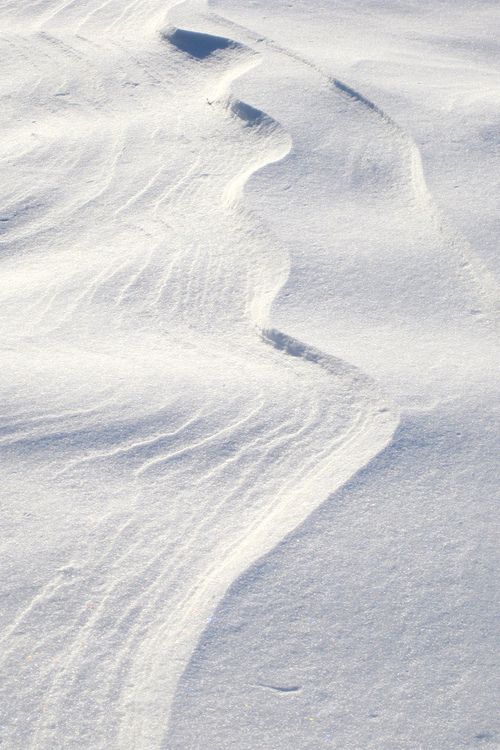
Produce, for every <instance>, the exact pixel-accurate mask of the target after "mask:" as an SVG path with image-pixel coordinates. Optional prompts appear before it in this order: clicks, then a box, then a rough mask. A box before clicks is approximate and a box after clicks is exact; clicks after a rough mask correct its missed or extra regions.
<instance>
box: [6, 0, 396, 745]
mask: <svg viewBox="0 0 500 750" xmlns="http://www.w3.org/2000/svg"><path fill="white" fill-rule="evenodd" d="M164 10H165V8H164V4H163V3H157V2H155V3H140V2H139V3H132V4H129V5H127V4H126V3H117V2H113V3H106V2H105V3H101V4H98V3H94V2H82V3H74V2H63V3H61V2H59V3H56V2H45V3H40V4H37V5H36V6H34V7H32V4H30V3H21V4H18V5H16V6H15V7H13V6H12V4H11V3H7V2H5V3H1V4H0V12H1V16H2V20H3V21H4V26H3V28H4V32H3V36H2V42H1V43H2V45H3V49H4V57H5V59H6V60H7V68H8V70H7V72H8V78H7V79H6V82H5V83H4V86H3V95H4V102H5V106H4V109H3V112H2V117H3V129H4V133H5V138H4V141H3V146H2V148H3V149H4V154H3V159H4V162H3V163H4V180H3V184H4V192H3V196H2V212H3V213H2V230H3V238H2V275H1V282H0V284H1V287H0V290H1V302H2V304H1V307H2V316H3V363H2V402H3V404H4V408H3V414H2V424H1V450H2V460H3V467H4V472H3V477H4V478H3V493H4V497H5V501H4V502H5V507H6V512H5V519H4V522H3V524H4V526H3V528H4V534H5V540H6V543H5V552H4V554H5V562H4V564H3V566H2V570H3V571H4V572H3V574H2V591H3V595H4V607H3V611H2V628H3V630H2V656H1V660H2V670H3V679H2V683H1V684H2V688H1V690H2V714H3V716H2V732H3V737H2V742H3V745H4V747H6V748H19V747H23V748H51V749H52V748H58V747H60V748H77V747H85V748H92V749H93V750H96V749H97V748H106V749H107V750H109V749H110V748H124V749H125V748H131V747H134V748H148V750H149V749H152V748H155V747H161V745H162V740H163V737H164V735H165V731H166V723H167V716H168V710H169V706H170V703H171V700H172V697H173V694H174V690H175V687H176V684H177V681H178V679H179V676H180V675H181V674H182V672H183V670H184V668H185V665H186V664H187V662H188V660H189V657H190V654H191V652H192V649H193V647H194V645H195V644H196V641H197V639H198V637H199V635H200V633H201V632H202V630H203V628H204V626H205V624H206V622H207V620H208V618H209V617H210V615H211V613H212V612H213V610H214V607H215V606H216V604H217V603H218V602H219V600H220V598H221V597H222V596H223V594H224V592H225V591H226V590H227V588H228V586H229V585H230V584H231V583H232V581H234V580H235V578H236V577H237V576H238V575H239V574H240V573H242V572H243V571H244V570H245V568H247V567H248V566H249V565H250V564H251V563H252V562H253V561H255V560H256V559H257V558H258V557H259V556H261V555H262V554H264V553H265V552H266V551H268V550H269V549H271V548H272V547H273V546H274V545H275V544H276V543H277V542H278V541H280V540H281V539H282V538H283V536H284V535H285V534H287V533H288V532H289V531H291V530H292V529H293V528H295V527H296V526H297V525H298V524H299V523H300V522H301V521H303V520H304V519H305V518H306V517H307V516H308V514H309V513H310V512H311V511H312V510H313V509H314V508H315V507H316V506H317V505H318V503H320V502H321V501H322V500H324V498H325V497H326V496H327V494H328V493H329V492H331V491H333V490H335V489H336V488H338V487H340V486H341V485H342V484H343V483H344V482H345V481H346V480H347V479H348V478H349V477H350V476H352V475H353V474H354V473H355V472H356V471H357V470H358V469H359V468H360V467H361V466H363V465H365V464H366V463H367V462H368V461H369V460H370V459H371V458H372V457H373V456H374V455H375V454H376V453H377V452H378V451H380V450H381V449H382V448H383V447H384V446H385V445H386V444H387V443H388V441H389V440H390V439H391V436H392V434H393V431H394V429H395V426H396V424H397V416H396V413H395V410H394V409H393V408H392V407H391V406H390V405H389V404H388V403H387V401H386V399H385V398H384V397H383V396H382V395H381V393H380V392H379V389H378V387H377V386H376V385H375V384H374V383H373V381H372V380H370V378H368V377H367V376H366V375H364V374H363V373H362V372H360V371H359V370H357V369H356V368H354V367H352V366H351V365H350V364H348V363H347V362H345V361H343V360H341V359H335V358H334V357H332V356H330V355H326V354H323V353H322V352H320V351H319V350H317V349H315V348H314V347H311V346H309V345H308V344H307V343H306V342H300V341H298V340H297V339H295V338H294V337H292V336H290V335H288V334H287V333H286V332H281V331H279V330H277V329H276V327H275V326H274V324H273V321H272V317H270V313H269V311H270V306H271V304H272V302H273V299H274V298H275V295H276V294H277V292H278V290H279V289H280V288H281V287H282V286H283V284H284V283H285V282H286V279H287V276H288V273H289V270H290V269H289V259H288V255H287V251H286V248H283V247H281V246H280V244H279V243H278V242H277V241H276V240H275V239H274V238H273V237H272V235H271V234H270V232H269V231H268V230H267V229H266V227H265V225H264V224H263V223H261V221H260V219H259V217H258V215H256V214H255V213H252V212H249V211H248V210H247V209H246V208H245V201H244V198H243V200H242V191H243V188H244V185H245V183H246V181H247V180H248V179H249V178H250V177H251V175H252V174H253V173H254V172H255V171H257V170H258V169H260V168H261V167H263V166H265V165H267V164H270V163H272V162H274V161H276V160H278V159H281V158H283V157H285V156H286V155H287V154H288V153H289V151H290V147H291V139H290V136H289V135H288V134H287V133H286V132H285V131H284V130H283V128H281V127H280V125H279V124H278V123H277V122H275V121H274V120H273V119H272V118H271V117H269V116H268V115H266V114H265V113H264V112H263V111H261V110H259V109H257V108H255V107H254V106H253V104H252V103H251V102H248V103H247V102H245V101H240V100H239V99H237V98H235V97H234V96H233V95H232V94H231V92H230V85H231V82H232V81H233V80H234V79H235V78H236V77H237V76H239V75H241V74H242V73H243V72H247V71H248V70H249V69H250V68H251V67H252V66H254V65H255V64H256V63H257V62H258V57H257V56H256V53H255V52H254V51H253V50H251V49H249V48H247V47H245V46H244V45H242V44H240V43H236V42H233V41H232V40H231V39H230V38H226V37H224V36H217V35H215V34H212V33H211V31H212V30H210V33H208V32H205V31H203V30H199V29H198V28H197V19H196V16H195V15H193V30H191V29H190V28H180V27H175V26H172V25H170V26H168V27H166V26H165V19H164ZM183 12H186V10H184V11H183ZM187 12H189V8H187ZM201 22H202V23H203V19H201ZM172 23H173V22H172ZM20 122H21V123H22V125H21V126H19V123H20ZM271 687H273V686H271ZM273 689H274V688H273ZM276 689H278V690H279V689H282V690H285V691H286V690H296V688H295V686H293V687H288V686H284V687H278V688H276Z"/></svg>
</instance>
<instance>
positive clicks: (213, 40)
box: [122, 27, 399, 743]
mask: <svg viewBox="0 0 500 750" xmlns="http://www.w3.org/2000/svg"><path fill="white" fill-rule="evenodd" d="M164 38H165V39H168V41H170V42H171V43H172V44H173V45H174V46H176V47H177V48H178V49H179V50H180V51H182V52H184V53H187V54H189V55H190V56H192V57H194V58H195V60H197V61H200V60H203V59H205V58H211V57H213V58H214V59H215V58H216V57H219V56H220V55H221V53H224V52H225V51H227V50H235V49H236V50H238V52H239V53H245V47H244V45H241V44H237V43H233V42H232V41H231V40H230V39H229V38H226V37H219V36H214V37H212V36H211V35H210V34H205V33H201V32H198V31H197V32H189V31H187V30H185V29H179V28H177V27H176V28H175V29H172V28H171V29H170V30H169V31H168V33H167V34H166V35H164ZM249 52H250V53H251V50H249ZM254 64H255V62H253V63H252V64H251V65H250V67H253V66H254ZM246 70H248V65H243V66H235V68H234V69H233V72H232V73H229V74H228V73H226V74H225V76H224V79H223V84H221V85H220V86H219V98H218V100H217V102H215V101H214V102H212V104H214V103H217V104H220V105H221V108H222V109H223V110H224V111H226V112H228V113H229V114H230V116H233V117H237V118H238V119H239V120H240V121H241V122H242V124H243V126H244V127H248V128H251V129H252V131H253V132H257V133H260V132H262V133H263V134H269V133H273V134H275V135H276V136H277V141H276V143H275V146H274V148H273V149H269V148H266V150H265V152H264V153H262V154H259V155H258V156H257V157H256V160H255V162H254V163H253V164H252V165H250V167H247V168H246V169H245V170H244V171H243V172H241V173H240V174H237V175H236V176H235V177H234V178H233V179H232V180H231V181H230V182H229V183H228V184H227V185H226V188H225V190H224V194H223V201H224V203H225V204H226V205H227V207H228V209H230V210H232V211H233V212H235V213H236V211H241V212H244V213H245V214H246V216H247V217H250V218H251V220H252V221H253V223H254V224H255V225H256V227H257V228H259V226H260V221H259V218H258V217H257V216H255V215H254V214H253V213H251V212H250V211H249V210H246V209H245V208H244V201H243V190H244V187H245V185H246V183H247V182H248V180H249V179H250V178H251V177H252V176H253V175H254V174H255V173H256V172H257V171H258V170H259V169H262V168H263V167H265V166H268V165H269V164H271V163H273V162H276V161H278V160H280V159H283V158H285V157H286V156H287V155H288V154H289V153H290V150H291V148H292V139H291V137H290V135H289V134H287V133H286V132H285V131H284V129H283V127H282V126H281V124H280V123H279V122H277V121H276V120H274V119H273V118H272V117H270V116H269V115H268V114H267V113H265V112H263V111H262V110H259V109H257V108H255V107H253V106H252V105H251V104H249V103H247V102H243V101H241V100H240V99H237V98H235V97H234V96H233V95H232V94H231V92H230V84H231V82H232V81H234V80H235V79H236V78H237V77H239V76H240V75H242V74H243V73H245V72H246ZM263 231H264V232H267V234H269V232H268V231H267V228H265V229H264V230H263ZM288 274H289V264H288V272H287V274H286V276H283V275H282V276H281V278H280V279H279V280H276V278H275V277H273V278H271V279H269V280H267V283H266V284H264V285H263V286H264V287H265V289H266V291H265V292H263V291H260V292H259V293H257V292H256V297H255V298H254V300H253V303H252V304H251V305H250V307H249V317H250V322H251V323H252V324H253V326H254V327H255V329H256V330H257V333H258V335H259V337H260V338H261V340H262V341H263V342H264V343H266V344H268V345H269V346H271V347H272V348H273V349H274V350H275V351H277V352H279V353H283V354H285V355H287V359H285V360H284V361H285V363H286V361H287V360H288V361H289V363H290V364H292V365H293V362H294V360H299V361H300V362H302V363H304V364H305V365H306V366H307V367H310V366H312V368H313V369H312V370H310V372H311V373H314V370H316V368H317V372H323V373H326V382H327V381H328V379H329V376H330V375H332V376H335V378H336V381H335V380H334V379H332V381H331V383H332V388H333V385H334V383H336V386H337V388H338V384H339V382H341V383H342V384H343V388H344V392H345V396H344V397H345V398H346V400H347V402H349V403H352V404H355V405H356V409H357V415H356V417H355V418H354V419H353V420H352V422H351V424H350V425H349V427H348V428H347V429H346V430H345V431H344V432H343V433H342V434H341V435H340V436H339V435H337V437H336V438H333V439H330V440H328V441H327V443H326V445H323V446H322V447H321V449H320V450H318V452H317V453H316V454H315V455H313V456H311V457H309V458H307V460H304V462H303V465H301V471H300V475H299V476H298V475H297V474H293V475H292V474H291V475H290V476H289V477H288V479H287V480H285V482H284V483H283V485H282V486H281V488H280V490H279V491H278V493H277V495H276V497H275V499H274V502H273V505H272V506H271V507H270V508H268V510H267V512H266V513H265V514H263V515H259V516H258V517H257V518H256V519H255V520H254V521H253V523H252V524H251V526H249V527H248V528H247V530H246V534H245V537H244V539H240V540H239V541H238V543H237V545H234V546H233V547H232V548H230V549H228V550H226V554H225V555H224V558H223V559H222V560H219V561H215V562H214V563H213V564H212V566H211V567H210V568H209V569H208V570H206V571H205V575H204V577H203V580H202V581H201V582H200V583H199V585H198V586H197V587H196V589H195V590H194V591H193V592H192V593H191V594H190V595H189V598H188V606H187V607H186V608H185V611H184V615H183V618H182V620H181V622H180V623H178V624H177V629H176V630H175V631H174V633H173V636H174V640H176V638H177V636H179V637H180V635H181V634H182V632H185V630H186V628H187V627H188V624H189V622H192V614H193V612H196V611H197V610H200V609H203V606H206V602H207V600H212V601H213V599H214V591H217V600H220V598H222V597H223V596H224V593H225V592H226V591H227V589H228V587H229V586H230V585H231V583H232V582H233V581H234V580H235V578H236V577H238V576H239V575H241V574H242V573H243V572H244V570H245V569H247V568H248V567H249V566H250V565H252V564H253V563H255V562H256V561H257V560H258V559H259V558H260V557H262V555H264V554H267V553H268V552H269V551H270V550H271V549H272V548H273V547H275V546H276V545H277V544H278V543H279V542H280V541H282V539H283V538H284V537H285V536H286V535H287V534H288V533H291V532H292V531H293V530H294V529H295V528H297V526H298V525H299V524H301V523H302V522H304V521H305V520H306V518H307V517H308V516H309V515H310V513H311V512H312V511H313V510H314V509H315V508H317V507H318V506H319V505H320V504H321V503H322V502H323V501H324V500H325V499H326V497H327V496H328V495H330V494H331V493H333V492H335V491H337V490H338V489H339V488H340V487H342V486H343V485H344V484H345V483H346V482H347V481H349V479H351V477H352V476H353V475H354V474H355V473H356V472H357V471H359V470H360V469H362V468H363V467H364V466H366V465H367V464H368V463H369V461H370V460H372V459H373V457H374V456H375V455H377V454H378V453H379V452H380V451H381V450H383V449H384V448H385V447H386V446H387V445H388V444H389V443H390V441H391V439H392V437H393V435H394V432H395V430H396V428H397V426H398V424H399V415H398V414H397V412H396V409H395V407H394V406H393V405H392V404H389V402H388V400H387V399H386V398H385V397H384V396H383V395H382V393H381V391H380V388H379V387H378V386H377V384H376V383H375V382H374V381H373V380H372V379H371V378H370V377H369V376H368V375H366V374H365V373H363V372H361V371H360V370H359V369H358V368H356V367H355V366H353V365H351V364H349V363H347V362H345V361H344V360H341V359H339V358H336V357H334V356H332V355H329V354H326V353H324V352H322V351H320V350H318V349H315V348H314V347H312V346H310V345H308V344H306V343H304V342H301V341H299V340H298V339H295V338H294V337H292V336H290V335H288V334H287V333H285V332H283V331H280V330H278V329H276V328H275V327H274V326H273V325H272V323H271V322H270V310H271V305H272V302H273V300H274V299H275V297H276V296H277V294H278V292H279V289H280V288H282V286H283V285H284V284H285V283H286V280H287V277H288ZM297 364H298V363H297ZM295 366H296V365H295ZM300 366H301V367H302V366H303V365H300ZM313 378H314V375H312V379H311V383H310V384H309V385H312V383H314V382H315V380H314V379H313ZM304 388H306V389H307V388H308V381H307V380H304ZM329 395H330V394H329V393H328V389H327V387H325V390H324V392H323V394H322V398H324V399H326V400H329ZM330 400H331V401H332V403H333V404H335V397H334V396H333V392H332V395H331V398H330ZM319 424H321V423H319ZM304 497H310V498H311V500H312V502H309V503H304V502H303V501H302V499H303V498H304ZM214 606H215V602H214ZM201 632H202V629H200V630H199V631H198V632H197V633H193V635H194V636H197V637H199V636H200V635H201ZM170 637H172V633H170ZM155 638H156V641H157V642H161V639H162V631H161V630H160V633H159V635H157V636H156V637H155ZM158 650H159V649H158V648H157V649H156V651H158ZM191 653H192V652H190V653H189V654H187V655H186V656H187V659H186V661H189V657H190V655H191ZM165 668H166V667H163V668H161V667H160V666H158V668H157V673H156V676H155V678H154V679H155V680H156V681H157V682H161V681H162V672H164V671H165ZM170 697H173V694H170ZM138 718H139V717H136V721H132V723H129V722H126V726H124V727H123V734H122V736H123V740H124V741H125V737H129V738H130V736H137V737H139V736H141V732H142V731H144V724H143V723H141V719H139V720H138V721H137V719H138ZM141 718H142V719H144V716H143V717H141ZM150 737H151V738H152V735H150ZM154 742H155V743H156V740H154Z"/></svg>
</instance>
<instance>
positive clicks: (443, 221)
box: [212, 13, 500, 316]
mask: <svg viewBox="0 0 500 750" xmlns="http://www.w3.org/2000/svg"><path fill="white" fill-rule="evenodd" d="M212 17H213V18H214V19H216V20H217V22H219V23H220V24H221V25H224V26H226V27H228V28H232V29H234V30H235V32H236V33H240V34H243V35H244V36H245V37H247V38H248V39H250V40H251V41H252V43H253V44H255V45H257V46H259V45H264V46H265V47H267V48H268V49H271V50H273V51H275V52H277V53H279V54H282V55H285V56H286V57H288V58H290V59H292V60H295V61H296V62H299V63H302V64H304V65H306V66H307V67H308V68H310V69H312V70H314V71H316V73H318V74H319V75H320V76H321V77H322V78H323V79H324V80H325V81H326V82H327V83H329V85H330V86H332V87H333V88H334V89H335V90H337V91H338V92H339V94H341V95H342V96H344V97H346V98H348V99H350V100H351V101H353V102H355V103H356V104H359V105H360V106H362V107H363V108H364V109H365V110H367V111H369V112H371V113H372V114H373V115H374V116H375V117H377V118H379V119H382V120H383V121H384V123H385V124H386V125H387V126H388V127H389V128H390V129H391V130H392V132H393V133H394V135H395V136H396V137H397V138H398V139H399V140H400V142H401V145H402V148H403V152H404V153H405V154H406V160H407V164H408V169H409V182H410V184H411V186H412V188H413V193H414V196H415V200H416V202H417V203H418V204H420V206H421V208H422V209H423V210H426V211H428V213H429V215H430V219H431V220H432V221H433V222H434V224H435V226H436V228H437V230H438V232H439V233H440V234H442V235H444V236H445V238H446V239H447V240H448V242H449V245H450V248H451V249H452V250H453V252H454V253H456V255H457V257H458V259H459V263H460V266H461V269H462V273H464V274H467V276H468V278H469V279H470V281H471V282H472V283H473V284H474V286H475V287H476V289H477V291H478V294H479V296H480V298H481V299H482V302H483V309H482V310H481V312H483V313H489V314H490V315H494V316H496V315H497V314H498V313H499V311H500V288H499V285H498V282H497V280H496V278H495V276H494V274H493V273H492V272H491V271H490V270H489V268H488V267H487V265H486V264H485V263H484V262H483V261H482V260H481V258H480V257H479V256H478V254H477V253H476V252H475V250H474V248H473V247H472V246H471V244H470V243H469V241H468V240H467V239H466V238H465V237H464V236H463V235H462V234H461V233H460V232H459V230H458V229H456V228H455V227H454V226H453V224H452V223H451V222H450V220H449V219H447V217H446V215H445V214H444V212H443V210H442V209H441V208H440V207H439V205H438V203H437V201H436V200H435V198H434V196H433V194H432V192H431V191H430V189H429V187H428V185H427V181H426V178H425V172H424V167H423V161H422V154H421V151H420V149H419V147H418V145H417V143H416V142H415V140H414V138H413V137H412V135H411V134H410V133H409V132H408V131H407V130H405V128H403V127H402V126H401V125H400V124H399V123H398V122H397V121H396V120H395V119H394V118H393V117H391V115H389V114H388V113H387V112H386V111H385V110H384V109H383V108H382V107H380V106H379V105H378V104H377V103H376V102H374V101H372V100H371V99H369V98H368V97H367V96H365V95H364V94H363V93H361V92H360V91H358V90H357V89H355V88H354V87H353V86H350V85H349V84H348V83H346V82H345V81H342V80H341V79H340V78H337V77H335V76H332V75H330V74H329V73H327V72H326V71H325V70H323V69H322V68H321V67H320V66H319V65H317V64H316V63H315V62H314V61H312V60H310V59H308V58H307V57H306V56H304V55H301V54H300V53H299V52H295V51H293V50H290V49H287V48H286V47H283V46H282V45H280V44H279V43H278V42H275V41H274V40H273V39H270V38H268V37H265V36H263V35H261V34H256V33H255V32H254V31H252V30H251V29H248V28H247V27H245V26H243V25H241V24H238V23H236V22H234V21H230V20H229V19H227V18H224V17H222V16H219V15H217V14H215V13H214V14H212Z"/></svg>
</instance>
